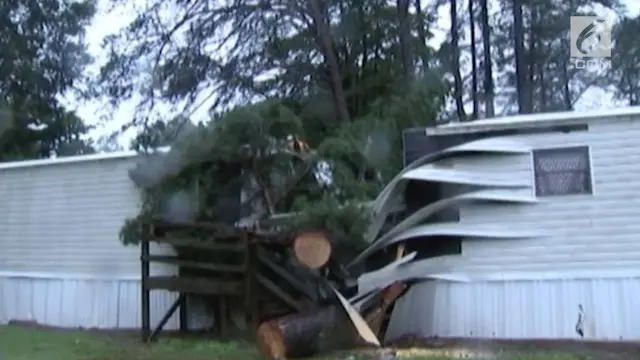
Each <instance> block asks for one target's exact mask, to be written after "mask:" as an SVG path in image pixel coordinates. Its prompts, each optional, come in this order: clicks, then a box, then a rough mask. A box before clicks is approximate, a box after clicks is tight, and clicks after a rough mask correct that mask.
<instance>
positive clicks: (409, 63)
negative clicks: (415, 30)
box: [396, 0, 413, 84]
mask: <svg viewBox="0 0 640 360" xmlns="http://www.w3.org/2000/svg"><path fill="white" fill-rule="evenodd" d="M396 10H397V12H398V33H399V34H398V38H399V40H400V41H399V43H400V58H401V59H402V75H403V76H404V83H405V84H408V83H409V82H410V81H411V79H412V78H413V59H412V56H411V24H410V22H409V0H397V3H396Z"/></svg>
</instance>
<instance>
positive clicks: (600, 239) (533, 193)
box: [365, 107, 640, 340]
mask: <svg viewBox="0 0 640 360" xmlns="http://www.w3.org/2000/svg"><path fill="white" fill-rule="evenodd" d="M639 138H640V107H633V108H624V109H613V110H612V109H608V110H603V111H591V112H588V113H579V112H567V113H552V114H537V115H522V116H514V117H506V118H500V119H488V120H479V121H475V122H469V123H456V124H449V125H442V126H438V127H434V128H427V129H418V130H413V131H410V132H408V133H407V134H405V150H406V151H405V156H406V157H407V158H408V159H407V162H409V163H411V164H410V165H408V167H407V168H406V169H405V170H404V171H403V172H402V173H401V174H400V175H399V176H398V177H397V179H395V180H394V181H393V182H392V183H391V184H389V186H388V187H387V189H385V191H383V193H382V194H381V195H380V197H379V198H378V199H377V202H376V208H377V210H378V211H379V218H378V220H380V219H381V218H384V217H386V214H385V211H386V210H385V209H386V208H388V207H389V204H392V203H396V202H397V201H398V198H399V195H400V194H402V193H404V194H405V199H404V200H405V203H406V206H408V207H414V208H415V209H419V210H417V211H418V212H420V213H421V215H419V216H417V217H414V220H412V221H408V222H407V221H405V222H404V225H402V224H401V225H402V226H400V225H397V226H399V227H400V228H399V229H396V230H395V231H394V230H392V231H391V232H392V233H391V235H389V236H385V235H383V236H382V237H379V236H378V237H376V235H375V234H377V232H378V230H379V228H380V227H381V221H378V222H377V224H375V223H374V225H373V229H372V232H371V234H370V235H371V236H372V240H373V239H374V238H376V239H377V240H376V241H375V242H374V243H373V247H372V248H373V249H372V251H371V252H373V251H374V250H375V248H377V247H382V246H383V244H382V243H381V240H382V242H383V243H384V245H387V244H391V243H393V242H400V241H404V240H407V239H411V238H414V237H420V242H421V243H422V245H423V249H424V248H427V249H428V248H429V246H430V245H429V244H433V245H434V246H432V247H433V248H435V249H436V250H437V252H436V253H433V254H431V255H430V256H431V257H430V258H428V259H426V260H421V261H420V263H421V265H420V266H418V267H416V266H414V267H410V266H408V265H405V267H404V269H405V270H402V266H400V267H399V268H398V269H399V270H398V269H396V271H400V272H402V271H408V272H411V274H409V275H408V277H413V278H422V279H426V280H425V281H422V282H420V283H419V284H417V285H415V286H413V287H412V288H411V289H410V291H409V293H408V294H407V295H406V296H405V297H404V298H402V299H401V300H400V301H399V302H398V303H397V304H396V306H395V309H394V312H393V316H392V319H391V322H390V325H389V331H388V337H390V338H394V337H399V336H402V335H404V334H414V335H415V334H417V335H421V336H427V337H429V336H440V337H482V338H549V339H552V338H576V339H579V338H581V336H580V335H579V333H580V332H582V334H583V336H584V338H586V339H608V340H640V327H639V326H638V324H640V312H639V311H638V309H639V308H640V143H639V142H638V139H639ZM420 184H432V185H433V184H440V185H441V186H440V188H439V189H440V191H439V193H438V196H437V197H433V196H432V197H431V198H429V199H428V200H425V195H428V194H426V192H424V191H423V192H420V191H419V190H420ZM430 189H433V187H431V188H430ZM427 198H428V196H427ZM411 203H413V205H412V204H411ZM436 213H437V214H436ZM431 215H438V216H431ZM426 217H429V219H431V221H430V222H428V223H426V224H425V222H424V221H422V220H424V219H425V218H426ZM421 221H422V222H421ZM442 242H444V243H446V244H448V246H445V247H443V246H441V244H442ZM377 244H378V245H377ZM436 245H437V246H436ZM405 276H407V274H405ZM365 282H366V281H365Z"/></svg>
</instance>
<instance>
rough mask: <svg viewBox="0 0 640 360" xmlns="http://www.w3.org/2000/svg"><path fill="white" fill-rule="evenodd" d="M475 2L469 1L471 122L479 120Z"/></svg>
mask: <svg viewBox="0 0 640 360" xmlns="http://www.w3.org/2000/svg"><path fill="white" fill-rule="evenodd" d="M474 1H475V0H469V30H470V38H471V99H472V101H473V113H472V115H471V120H477V119H478V113H479V109H478V107H479V105H478V60H477V59H476V14H475V11H474V7H473V2H474Z"/></svg>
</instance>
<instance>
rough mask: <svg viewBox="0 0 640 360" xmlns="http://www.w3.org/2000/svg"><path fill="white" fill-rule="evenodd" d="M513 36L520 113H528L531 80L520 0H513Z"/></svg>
mask: <svg viewBox="0 0 640 360" xmlns="http://www.w3.org/2000/svg"><path fill="white" fill-rule="evenodd" d="M513 37H514V40H515V56H516V87H517V89H516V90H517V97H518V113H520V114H528V113H531V99H530V98H529V94H530V92H529V81H528V77H527V61H526V59H525V47H524V21H523V15H522V3H521V1H520V0H513Z"/></svg>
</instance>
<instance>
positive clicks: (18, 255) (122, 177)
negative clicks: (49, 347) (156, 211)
mask: <svg viewBox="0 0 640 360" xmlns="http://www.w3.org/2000/svg"><path fill="white" fill-rule="evenodd" d="M93 157H94V158H95V159H96V160H87V159H90V158H91V157H84V158H83V157H77V158H75V159H72V158H66V159H61V160H57V161H56V160H43V161H31V162H24V163H9V164H0V199H1V201H0V214H3V215H2V217H0V234H1V235H0V250H1V251H0V324H2V323H7V322H9V321H12V320H18V321H36V322H38V323H42V324H47V325H52V326H63V327H87V328H89V327H96V328H137V327H139V326H140V261H139V258H140V251H139V248H138V247H137V246H127V247H125V246H123V245H122V244H121V243H120V240H119V238H118V233H119V231H120V228H121V226H122V224H123V222H124V220H125V219H126V218H127V217H130V216H133V215H135V214H136V213H137V211H138V206H139V198H138V193H137V191H136V189H135V188H134V186H133V184H132V182H131V181H130V180H129V178H128V173H127V171H128V169H129V168H130V167H132V166H133V165H134V161H135V158H134V157H132V156H130V155H129V156H110V157H107V158H106V159H102V160H97V159H99V158H100V156H93ZM103 158H104V157H103ZM163 250H164V251H169V250H168V249H160V251H163ZM173 271H174V269H172V268H169V267H164V268H161V267H154V268H152V273H171V272H173ZM175 298H176V294H173V293H169V292H165V291H152V292H151V303H152V305H151V306H152V314H151V321H152V325H153V324H155V323H157V322H158V321H159V320H160V318H161V317H162V316H163V315H164V313H165V311H166V309H168V308H169V307H170V306H171V304H172V303H173V301H174V300H175ZM194 320H195V319H194ZM191 322H192V323H193V321H191ZM193 325H194V326H198V324H197V323H196V324H193ZM177 327H178V319H177V316H173V318H172V319H171V320H170V321H169V322H168V323H167V325H166V328H168V329H171V328H174V329H175V328H177Z"/></svg>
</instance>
